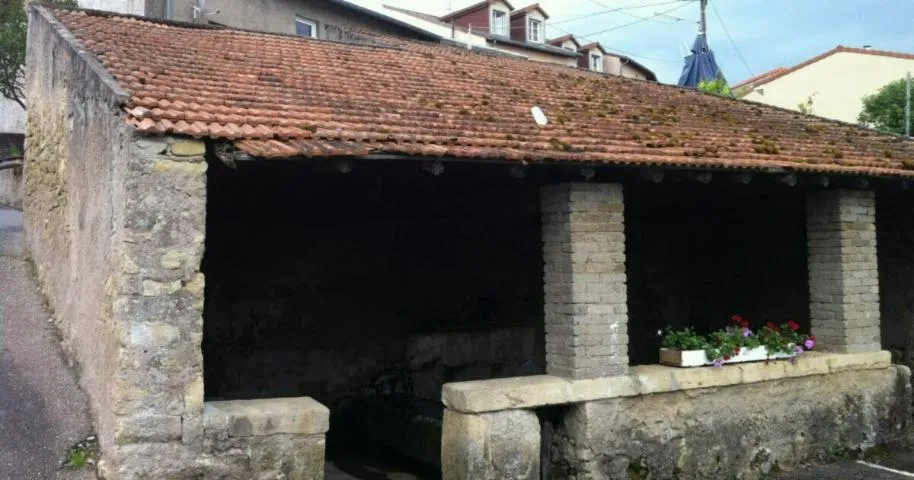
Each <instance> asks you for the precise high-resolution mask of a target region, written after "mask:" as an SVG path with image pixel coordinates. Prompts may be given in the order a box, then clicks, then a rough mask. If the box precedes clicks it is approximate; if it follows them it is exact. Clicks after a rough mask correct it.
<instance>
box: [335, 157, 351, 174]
mask: <svg viewBox="0 0 914 480" xmlns="http://www.w3.org/2000/svg"><path fill="white" fill-rule="evenodd" d="M333 166H335V167H336V169H337V171H339V172H340V173H349V172H351V171H352V160H349V159H342V160H335V161H334V162H333Z"/></svg>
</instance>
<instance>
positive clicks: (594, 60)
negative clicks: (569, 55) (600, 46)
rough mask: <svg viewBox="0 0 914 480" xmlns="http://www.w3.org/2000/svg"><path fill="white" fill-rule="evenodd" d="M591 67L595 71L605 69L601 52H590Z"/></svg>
mask: <svg viewBox="0 0 914 480" xmlns="http://www.w3.org/2000/svg"><path fill="white" fill-rule="evenodd" d="M590 69H591V70H593V71H595V72H602V71H603V55H600V54H599V53H591V54H590Z"/></svg>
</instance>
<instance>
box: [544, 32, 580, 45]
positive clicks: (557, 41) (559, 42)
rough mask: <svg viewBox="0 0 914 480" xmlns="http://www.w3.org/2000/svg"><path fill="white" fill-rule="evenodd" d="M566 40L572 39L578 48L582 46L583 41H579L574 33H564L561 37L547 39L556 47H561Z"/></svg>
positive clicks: (547, 41)
mask: <svg viewBox="0 0 914 480" xmlns="http://www.w3.org/2000/svg"><path fill="white" fill-rule="evenodd" d="M566 40H571V41H572V42H574V45H575V46H576V47H578V48H580V47H581V42H579V41H578V39H577V38H574V35H572V34H568V35H562V36H561V37H557V38H553V39H552V40H546V43H548V44H549V45H552V46H554V47H561V46H562V44H563V43H565V41H566Z"/></svg>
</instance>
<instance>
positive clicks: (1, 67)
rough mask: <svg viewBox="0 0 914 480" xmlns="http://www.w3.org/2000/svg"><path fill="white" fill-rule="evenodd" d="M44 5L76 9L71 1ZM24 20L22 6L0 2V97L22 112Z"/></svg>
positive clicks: (58, 0)
mask: <svg viewBox="0 0 914 480" xmlns="http://www.w3.org/2000/svg"><path fill="white" fill-rule="evenodd" d="M44 3H49V4H56V5H66V6H76V2H75V1H74V0H51V1H45V2H44ZM27 33H28V17H27V16H26V14H25V10H24V9H23V4H22V2H19V1H17V0H0V96H2V97H5V98H8V99H10V100H12V101H14V102H16V103H18V104H19V106H21V107H22V108H25V85H24V84H23V82H24V79H25V70H24V67H25V48H26V36H27Z"/></svg>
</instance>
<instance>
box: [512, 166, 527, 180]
mask: <svg viewBox="0 0 914 480" xmlns="http://www.w3.org/2000/svg"><path fill="white" fill-rule="evenodd" d="M508 174H509V175H511V176H512V177H514V178H524V177H526V176H527V167H524V166H522V165H512V166H511V168H509V169H508Z"/></svg>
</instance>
